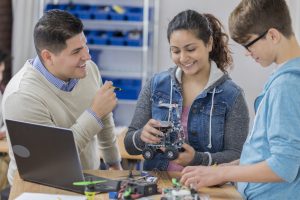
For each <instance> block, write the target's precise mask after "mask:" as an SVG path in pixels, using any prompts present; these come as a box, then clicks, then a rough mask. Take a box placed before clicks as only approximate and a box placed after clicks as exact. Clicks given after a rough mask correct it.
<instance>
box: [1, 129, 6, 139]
mask: <svg viewBox="0 0 300 200" xmlns="http://www.w3.org/2000/svg"><path fill="white" fill-rule="evenodd" d="M5 137H6V132H5V131H0V140H2V139H4V138H5Z"/></svg>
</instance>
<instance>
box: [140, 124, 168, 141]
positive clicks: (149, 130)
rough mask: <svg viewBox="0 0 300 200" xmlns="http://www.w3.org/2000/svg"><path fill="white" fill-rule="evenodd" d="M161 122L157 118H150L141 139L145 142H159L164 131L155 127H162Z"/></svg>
mask: <svg viewBox="0 0 300 200" xmlns="http://www.w3.org/2000/svg"><path fill="white" fill-rule="evenodd" d="M160 126H161V124H160V122H159V121H157V120H155V119H150V120H149V121H148V122H147V124H146V125H145V126H144V128H143V130H142V134H141V140H142V141H144V142H145V143H150V144H156V143H159V142H160V140H161V137H162V136H163V133H162V132H161V131H159V130H157V129H156V128H155V127H160Z"/></svg>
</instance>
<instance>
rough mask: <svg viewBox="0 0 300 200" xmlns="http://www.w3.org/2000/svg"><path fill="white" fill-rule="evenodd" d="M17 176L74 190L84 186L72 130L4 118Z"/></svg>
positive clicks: (81, 190)
mask: <svg viewBox="0 0 300 200" xmlns="http://www.w3.org/2000/svg"><path fill="white" fill-rule="evenodd" d="M6 124H7V129H8V132H9V137H10V141H11V145H12V149H13V152H14V157H15V160H16V164H17V168H18V171H19V174H20V177H21V178H22V179H24V180H26V181H31V182H36V183H40V184H44V185H49V186H52V187H57V188H61V189H65V190H71V191H74V192H78V193H83V192H84V186H74V185H73V184H72V183H73V182H77V181H83V180H84V177H83V174H82V168H81V164H80V160H79V157H78V152H77V148H76V145H75V140H74V137H73V133H72V130H70V129H65V128H57V127H52V126H45V125H39V124H34V123H28V122H22V121H15V120H6Z"/></svg>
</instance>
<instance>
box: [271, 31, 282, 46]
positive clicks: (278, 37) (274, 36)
mask: <svg viewBox="0 0 300 200" xmlns="http://www.w3.org/2000/svg"><path fill="white" fill-rule="evenodd" d="M268 35H269V38H270V39H271V40H272V42H273V43H274V44H277V43H279V42H280V40H281V33H280V32H279V31H278V30H277V29H275V28H270V29H269V33H268Z"/></svg>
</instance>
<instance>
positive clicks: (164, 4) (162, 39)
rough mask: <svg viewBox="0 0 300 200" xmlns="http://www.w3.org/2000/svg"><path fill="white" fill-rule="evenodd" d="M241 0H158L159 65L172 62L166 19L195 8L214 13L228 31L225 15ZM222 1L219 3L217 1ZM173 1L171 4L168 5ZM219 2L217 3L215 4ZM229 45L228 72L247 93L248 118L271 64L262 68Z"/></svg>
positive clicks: (231, 44) (233, 45) (241, 50)
mask: <svg viewBox="0 0 300 200" xmlns="http://www.w3.org/2000/svg"><path fill="white" fill-rule="evenodd" d="M239 2H240V0H222V1H220V0H197V1H195V0H184V1H183V0H161V1H160V13H159V14H160V16H159V21H160V24H159V34H158V35H159V48H158V49H159V50H158V69H159V71H162V70H165V69H167V68H169V67H171V66H174V64H173V62H172V60H171V59H170V53H169V44H168V41H167V34H166V32H167V26H168V23H169V21H170V20H171V19H172V18H173V17H174V16H175V15H176V14H177V13H179V12H180V11H183V10H186V9H194V10H196V11H198V12H201V13H211V14H213V15H215V16H216V17H217V18H218V19H219V20H220V21H221V22H222V23H223V25H224V27H225V30H226V32H227V33H228V25H227V24H228V16H229V14H230V12H231V11H232V10H233V9H234V7H235V6H236V5H237V4H238V3H239ZM220 4H222V5H220ZM170 5H172V6H170ZM216 5H218V6H216ZM230 48H231V50H232V52H233V59H234V68H233V71H232V72H231V73H230V74H231V77H232V79H233V80H234V81H235V82H236V83H237V84H238V85H240V86H241V87H242V88H243V89H244V91H245V95H246V100H247V103H248V106H249V110H250V116H251V120H253V118H254V109H253V103H254V100H255V98H256V96H257V95H258V94H259V92H260V91H261V90H262V88H263V85H264V83H265V81H266V80H267V78H268V76H269V74H270V72H271V71H272V69H271V68H272V67H269V68H267V69H264V68H262V67H260V65H259V64H257V63H256V62H255V61H253V60H252V59H251V58H250V57H246V56H244V53H245V50H244V48H242V47H241V46H239V45H238V44H237V43H235V42H234V41H232V40H230Z"/></svg>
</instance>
